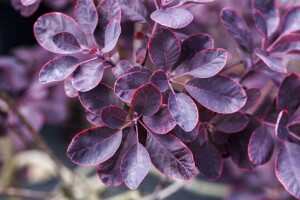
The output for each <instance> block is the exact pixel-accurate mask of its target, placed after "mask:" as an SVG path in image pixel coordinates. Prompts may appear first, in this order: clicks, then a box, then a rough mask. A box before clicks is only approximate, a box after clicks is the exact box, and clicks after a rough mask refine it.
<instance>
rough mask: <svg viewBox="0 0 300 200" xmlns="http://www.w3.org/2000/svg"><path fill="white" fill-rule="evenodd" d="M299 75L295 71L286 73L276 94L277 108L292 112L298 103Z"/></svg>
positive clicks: (299, 94) (299, 100)
mask: <svg viewBox="0 0 300 200" xmlns="http://www.w3.org/2000/svg"><path fill="white" fill-rule="evenodd" d="M299 91H300V76H299V75H298V74H296V73H292V74H290V75H288V76H287V77H286V78H285V79H284V80H283V81H282V83H281V85H280V87H279V91H278V96H277V109H278V110H285V109H286V110H288V112H289V114H293V113H294V112H295V111H296V110H297V109H298V107H299V105H300V92H299Z"/></svg>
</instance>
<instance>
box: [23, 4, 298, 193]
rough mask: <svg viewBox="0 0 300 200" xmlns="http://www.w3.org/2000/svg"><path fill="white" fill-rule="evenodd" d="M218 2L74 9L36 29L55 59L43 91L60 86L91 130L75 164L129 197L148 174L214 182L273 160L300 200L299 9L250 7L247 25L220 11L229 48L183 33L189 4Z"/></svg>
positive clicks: (82, 136) (75, 146) (191, 16)
mask: <svg viewBox="0 0 300 200" xmlns="http://www.w3.org/2000/svg"><path fill="white" fill-rule="evenodd" d="M21 2H23V5H24V2H30V1H21ZM217 2H218V1H217V0H216V1H213V0H154V1H153V2H152V1H141V0H102V1H99V2H97V1H92V0H77V1H76V6H75V9H74V15H73V16H69V15H67V14H63V13H60V12H51V13H47V14H44V15H42V16H40V17H39V18H38V19H37V21H36V23H35V24H34V34H35V37H36V39H37V41H38V43H39V44H40V45H41V46H42V47H43V48H44V49H46V50H48V51H50V52H53V53H55V54H58V55H57V57H55V58H54V59H52V60H50V61H48V62H47V63H46V64H45V65H44V66H43V67H42V69H41V70H40V74H39V80H40V82H41V83H43V84H48V83H50V82H56V81H64V86H65V92H66V94H67V95H68V96H69V97H76V98H78V99H79V101H80V103H81V104H82V106H83V107H84V109H85V110H86V118H87V120H88V121H89V122H90V123H91V124H92V125H93V127H91V128H87V129H85V130H83V131H81V132H80V133H78V134H77V135H76V136H75V137H74V138H73V140H72V141H71V143H70V145H69V148H68V150H67V155H68V157H69V158H70V159H71V160H72V161H73V162H74V163H76V164H78V165H83V166H96V170H97V173H98V176H99V177H100V179H101V181H102V182H103V183H104V184H106V185H108V186H117V185H120V184H122V183H125V184H126V186H127V187H128V188H130V189H135V188H137V187H138V186H139V185H140V183H141V182H142V181H143V179H144V178H145V176H146V175H147V174H148V172H149V169H150V166H151V165H153V166H154V167H155V168H156V169H157V170H158V171H159V172H161V173H162V174H163V176H167V177H169V178H171V179H175V180H179V181H187V180H190V179H192V178H194V177H195V176H196V174H198V173H199V174H200V175H202V176H203V177H205V178H207V179H208V180H211V181H213V180H216V179H218V178H219V177H220V176H221V175H222V171H223V166H224V160H228V159H231V160H232V161H233V163H234V164H235V165H236V166H237V167H238V168H241V169H244V170H249V171H252V170H256V169H257V168H259V166H260V165H264V164H266V163H270V162H271V163H273V164H274V162H275V164H274V165H275V173H276V176H277V178H278V180H279V182H280V183H281V184H282V185H283V187H284V188H285V189H286V190H287V191H288V192H289V193H290V194H292V195H293V196H294V197H296V198H300V181H299V180H300V161H299V159H298V158H297V155H298V152H300V146H299V145H300V110H299V105H300V76H299V74H298V73H299V71H300V70H299V67H298V69H295V68H291V67H290V66H288V65H287V61H286V59H287V58H288V59H291V60H292V59H294V58H295V57H296V58H297V57H299V50H300V35H299V33H298V32H299V30H300V25H299V16H300V7H297V6H295V7H292V8H290V9H289V10H286V9H284V8H282V7H279V6H278V3H277V2H276V1H275V0H265V1H261V0H252V1H250V0H247V1H246V3H247V5H249V6H250V7H249V8H248V10H247V12H248V13H247V14H248V15H249V16H250V19H249V17H248V18H247V21H245V20H244V18H243V17H242V16H241V14H240V13H238V12H237V11H235V10H234V9H233V8H229V7H225V8H224V7H223V8H222V10H221V11H220V17H219V18H218V20H217V21H218V22H220V24H222V26H220V29H219V31H220V32H222V34H223V35H225V34H226V35H225V36H224V37H227V36H229V37H231V38H232V39H231V40H232V41H233V40H234V41H235V43H234V42H232V41H230V42H228V44H227V46H226V45H224V47H223V48H221V47H219V46H216V45H215V42H214V39H213V38H212V36H210V35H208V34H206V33H199V31H198V30H199V29H196V28H195V27H193V23H192V22H193V20H194V21H197V20H198V19H199V18H201V13H196V12H194V10H193V8H192V7H193V6H194V5H197V6H199V4H207V5H202V7H203V8H204V7H206V6H209V5H210V4H208V3H211V4H213V3H217ZM280 11H281V12H280ZM284 12H285V13H284ZM148 13H150V14H148ZM70 15H72V14H70ZM197 15H199V16H197ZM245 15H246V14H245ZM128 21H132V24H134V31H132V30H131V31H128V27H126V26H124V23H127V22H128ZM251 25H252V26H251ZM215 26H217V24H216V25H215ZM189 28H190V29H189ZM194 30H196V31H198V32H195V31H194ZM226 32H227V33H226ZM254 32H255V33H254ZM215 34H216V35H218V34H219V33H215ZM128 35H130V36H128ZM254 35H255V36H254ZM216 40H217V41H220V40H222V38H216ZM227 40H229V39H227ZM218 43H219V42H218ZM230 45H231V46H234V45H235V46H234V48H230V47H229V46H230ZM227 47H228V50H225V49H227ZM124 52H125V53H124ZM291 55H294V57H293V56H291ZM236 59H238V62H237V63H236V64H232V63H234V62H232V60H233V61H234V60H236ZM229 157H230V158H229ZM226 173H227V174H228V172H226ZM229 174H230V173H229ZM228 176H230V175H228Z"/></svg>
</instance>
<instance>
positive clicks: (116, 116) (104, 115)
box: [100, 106, 127, 128]
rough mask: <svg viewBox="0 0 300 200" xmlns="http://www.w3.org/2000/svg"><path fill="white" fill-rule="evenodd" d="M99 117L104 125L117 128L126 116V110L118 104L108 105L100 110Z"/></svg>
mask: <svg viewBox="0 0 300 200" xmlns="http://www.w3.org/2000/svg"><path fill="white" fill-rule="evenodd" d="M100 117H101V119H102V121H103V123H104V125H105V126H107V127H110V128H119V127H120V126H121V125H122V124H123V123H124V122H125V121H126V117H127V112H125V111H124V110H123V109H122V108H120V107H118V106H108V107H105V108H103V109H102V110H101V114H100Z"/></svg>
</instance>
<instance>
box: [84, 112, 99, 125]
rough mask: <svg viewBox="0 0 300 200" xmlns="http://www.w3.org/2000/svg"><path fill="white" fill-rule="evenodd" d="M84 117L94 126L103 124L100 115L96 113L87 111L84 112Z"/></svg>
mask: <svg viewBox="0 0 300 200" xmlns="http://www.w3.org/2000/svg"><path fill="white" fill-rule="evenodd" d="M85 117H86V119H87V120H88V121H89V122H90V123H91V124H93V125H94V126H103V122H102V120H101V117H100V116H98V115H95V114H93V113H91V112H89V111H86V112H85Z"/></svg>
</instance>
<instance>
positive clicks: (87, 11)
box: [74, 0, 98, 36]
mask: <svg viewBox="0 0 300 200" xmlns="http://www.w3.org/2000/svg"><path fill="white" fill-rule="evenodd" d="M74 16H75V19H76V21H77V22H78V24H79V26H80V28H81V30H82V31H83V32H84V33H85V34H86V35H87V36H92V35H93V33H94V31H95V29H96V26H97V22H98V14H97V10H96V7H95V5H94V1H93V0H77V2H76V6H75V11H74Z"/></svg>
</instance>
